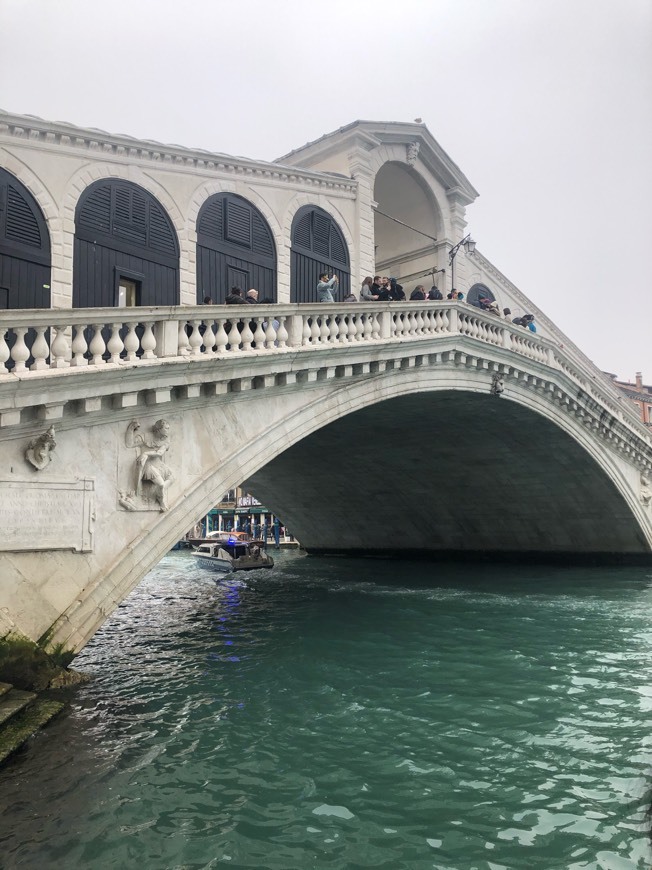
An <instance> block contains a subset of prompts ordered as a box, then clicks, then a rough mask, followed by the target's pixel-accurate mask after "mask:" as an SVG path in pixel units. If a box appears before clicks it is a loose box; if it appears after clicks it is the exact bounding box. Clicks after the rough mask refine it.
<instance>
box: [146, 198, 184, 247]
mask: <svg viewBox="0 0 652 870" xmlns="http://www.w3.org/2000/svg"><path fill="white" fill-rule="evenodd" d="M149 244H150V247H151V248H154V249H155V250H157V251H162V252H163V253H164V254H169V255H170V256H175V255H176V249H177V246H176V239H175V236H174V230H173V229H172V226H171V224H170V220H169V218H168V216H167V215H166V214H165V212H164V211H163V209H162V208H161V206H160V205H159V204H158V203H157V202H150V204H149Z"/></svg>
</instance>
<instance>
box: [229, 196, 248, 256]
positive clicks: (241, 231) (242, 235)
mask: <svg viewBox="0 0 652 870" xmlns="http://www.w3.org/2000/svg"><path fill="white" fill-rule="evenodd" d="M225 238H226V240H227V241H229V242H233V243H234V244H236V245H242V246H243V247H246V248H251V209H250V208H247V206H246V205H244V203H240V202H238V201H237V200H233V199H227V201H226V232H225Z"/></svg>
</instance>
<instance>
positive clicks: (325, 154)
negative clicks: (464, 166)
mask: <svg viewBox="0 0 652 870" xmlns="http://www.w3.org/2000/svg"><path fill="white" fill-rule="evenodd" d="M383 145H387V146H394V145H402V146H404V147H405V161H406V163H407V164H408V165H414V164H415V163H416V162H417V161H418V162H419V163H420V164H422V165H423V166H424V167H425V168H426V169H427V170H428V171H429V172H431V173H432V174H433V176H434V177H435V178H437V179H438V181H440V182H441V184H442V185H443V186H444V188H445V189H446V190H447V191H451V193H455V195H456V196H457V197H458V198H459V200H460V201H461V202H462V203H463V204H465V205H466V204H469V203H471V202H473V201H474V200H475V199H476V197H477V196H478V191H477V190H476V189H475V188H474V187H473V185H472V184H471V182H470V181H469V180H468V178H467V177H466V176H465V175H464V173H463V172H462V170H461V169H460V168H459V166H457V164H456V163H455V162H454V161H453V160H452V159H451V158H450V157H449V155H448V154H447V153H446V152H445V151H444V149H443V148H442V147H441V146H440V145H439V143H438V142H437V141H436V139H435V138H434V136H433V135H432V133H431V132H430V130H428V128H427V127H426V125H425V124H423V123H417V122H412V123H404V122H401V121H390V122H377V121H354V122H352V123H351V124H348V125H346V126H345V127H340V128H339V130H334V131H333V132H332V133H326V134H325V135H324V136H321V137H320V138H319V139H315V140H314V141H312V142H307V143H306V144H305V145H302V146H301V147H300V148H296V149H294V150H293V151H290V152H289V153H288V154H284V155H283V156H282V157H279V158H277V160H275V161H274V162H275V163H281V164H286V165H290V166H301V167H303V168H306V169H308V168H309V169H319V168H320V166H321V165H323V164H327V163H328V162H329V161H332V160H333V159H334V158H336V157H337V156H338V155H343V156H346V157H347V159H348V161H349V162H351V161H354V160H355V156H356V152H358V153H359V156H360V159H361V160H364V159H365V158H368V156H369V154H370V152H372V151H373V150H374V149H376V148H380V147H382V146H383Z"/></svg>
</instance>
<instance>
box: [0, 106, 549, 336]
mask: <svg viewBox="0 0 652 870" xmlns="http://www.w3.org/2000/svg"><path fill="white" fill-rule="evenodd" d="M253 148H254V143H252V150H253ZM0 167H2V168H4V169H5V170H7V171H8V172H10V173H11V174H12V175H14V176H15V177H16V178H17V179H18V180H19V181H20V182H22V184H24V185H25V187H26V188H27V189H28V190H29V191H30V192H31V194H32V195H33V196H34V198H35V200H36V201H37V203H38V204H39V206H40V208H41V210H42V212H43V214H44V216H45V220H46V222H47V226H48V229H49V233H50V239H51V248H52V274H51V305H52V307H53V308H69V307H71V306H72V284H73V274H72V273H73V248H74V234H75V208H76V205H77V203H78V201H79V197H80V196H81V194H82V193H83V191H84V190H85V189H86V188H87V187H88V186H89V185H90V184H92V183H93V182H95V181H98V180H99V179H102V178H120V179H124V180H128V181H131V182H133V183H135V184H137V185H139V186H140V187H142V188H144V189H145V190H146V191H148V192H149V193H150V194H152V195H153V196H154V197H155V198H156V199H157V200H158V202H159V203H160V204H161V206H162V207H163V208H164V209H165V211H166V212H167V214H168V216H169V218H170V220H171V222H172V225H173V227H174V229H175V231H176V234H177V237H178V240H179V246H180V263H179V266H180V302H181V304H190V305H192V304H195V301H196V243H197V232H196V226H197V216H198V213H199V210H200V208H201V206H202V204H203V203H204V202H205V201H206V200H207V199H208V198H209V197H210V196H212V195H213V194H215V193H220V192H230V193H235V194H238V195H239V196H242V197H243V198H245V199H246V200H248V201H249V202H251V203H252V204H253V205H254V206H256V207H257V208H258V209H259V211H260V212H261V213H262V215H263V216H264V217H265V219H266V220H267V222H268V224H269V227H270V229H271V232H272V234H273V237H274V241H275V244H276V250H277V261H278V262H277V266H278V288H277V289H278V301H279V302H289V301H290V246H291V244H290V233H291V227H292V220H293V217H294V215H295V214H296V213H297V211H298V210H299V209H300V208H301V207H302V206H306V205H316V206H319V207H321V208H322V209H324V210H325V211H326V212H328V213H329V214H330V215H331V216H332V217H333V218H334V219H335V221H336V222H337V224H338V226H339V227H340V229H341V231H342V233H343V236H344V238H345V240H346V243H347V246H348V249H349V256H350V262H351V287H352V289H353V290H354V292H357V290H358V288H359V286H360V282H361V280H362V278H363V277H364V276H365V275H375V274H376V273H379V274H387V275H389V274H391V275H395V276H397V277H398V279H399V281H401V283H403V285H404V287H405V289H406V291H407V292H408V295H409V291H410V290H411V289H412V288H413V287H414V286H416V284H418V283H423V284H424V285H426V287H427V288H428V287H429V286H430V284H431V283H432V282H431V273H432V272H434V271H435V270H440V269H446V270H448V273H447V274H446V275H443V274H442V273H440V274H439V275H438V276H437V279H436V280H437V282H438V283H439V285H440V287H441V288H442V289H443V290H449V289H450V274H449V272H450V270H449V268H448V267H449V263H448V251H449V250H450V248H451V246H452V245H454V244H455V243H456V242H457V241H459V240H460V239H461V238H462V237H463V236H464V235H465V233H466V232H468V227H467V216H466V207H467V206H468V205H469V204H471V203H472V202H473V200H474V199H475V198H476V197H477V195H478V194H477V191H476V190H475V189H474V188H473V186H472V185H471V184H470V182H469V181H468V179H467V178H466V177H465V176H464V174H463V173H462V172H461V171H460V170H459V168H458V167H457V166H456V165H455V163H454V162H453V161H452V160H451V159H450V157H449V156H448V155H447V154H446V153H445V152H444V151H443V149H441V148H440V147H439V145H438V144H437V142H436V141H435V139H434V138H433V136H432V135H431V133H430V132H429V131H428V129H427V127H426V126H425V125H424V124H416V123H410V124H404V123H383V124H378V123H371V122H363V121H356V122H354V123H352V124H349V125H348V126H346V127H343V128H341V129H340V130H337V131H335V132H334V133H330V134H327V135H325V136H323V137H322V138H321V139H319V140H317V141H316V142H312V143H308V144H307V145H305V146H302V147H301V148H298V149H296V150H295V151H292V152H290V153H289V154H287V155H285V156H283V157H281V158H280V159H279V160H278V161H276V162H272V163H265V162H262V161H256V160H248V159H245V158H239V157H238V158H234V157H230V156H227V155H224V154H217V153H210V152H207V151H202V150H198V149H191V148H181V147H179V146H171V145H162V144H160V143H157V142H150V141H143V140H137V139H133V138H131V137H128V136H115V135H111V134H109V133H105V132H103V131H100V130H86V129H82V128H79V127H74V126H72V125H69V124H64V123H51V122H48V121H44V120H41V119H39V118H35V117H32V116H22V115H13V114H8V113H0ZM381 212H384V213H385V214H391V215H392V216H395V217H397V218H399V220H401V221H402V222H403V223H405V224H408V225H410V226H412V227H415V228H418V229H419V230H421V232H422V233H423V234H424V235H420V234H418V233H415V232H414V231H412V230H409V229H407V228H406V227H403V226H401V225H400V224H398V223H396V222H392V221H390V220H388V219H387V218H386V217H384V215H383V214H381ZM433 239H435V240H436V241H433ZM474 283H483V284H485V285H486V286H487V287H489V288H490V289H491V290H492V292H493V293H494V295H495V296H496V298H497V299H498V300H499V302H500V304H501V306H509V307H511V308H512V309H513V310H514V311H516V312H519V313H524V312H525V310H526V309H527V310H528V311H532V312H534V313H535V314H536V315H537V321H538V323H539V324H541V325H542V326H543V329H544V331H545V330H546V328H549V327H551V326H552V325H551V324H549V323H548V322H547V320H546V318H545V316H544V315H543V313H542V312H540V311H539V310H538V308H537V307H536V306H535V305H534V304H533V303H532V302H530V301H529V300H528V299H527V298H526V297H525V296H523V294H522V293H521V292H520V291H519V290H518V289H517V288H516V287H514V286H513V285H512V284H510V282H509V281H508V280H507V279H506V278H505V277H504V276H503V275H501V274H500V272H498V271H497V270H496V269H495V268H494V267H492V266H491V264H490V263H489V261H488V260H486V259H485V258H484V257H483V256H482V255H481V254H479V253H477V254H476V255H475V256H474V258H473V259H471V258H468V257H466V255H465V254H464V252H463V251H462V252H460V255H458V257H457V260H456V284H457V287H458V289H460V290H463V291H465V290H467V289H468V288H469V287H470V286H471V285H472V284H474Z"/></svg>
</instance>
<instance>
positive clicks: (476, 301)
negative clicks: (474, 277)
mask: <svg viewBox="0 0 652 870" xmlns="http://www.w3.org/2000/svg"><path fill="white" fill-rule="evenodd" d="M481 296H484V297H485V298H486V299H490V300H491V301H492V302H493V301H494V300H495V299H496V297H495V296H494V294H493V293H492V292H491V290H490V289H489V288H488V287H487V286H485V285H484V284H474V285H473V287H471V288H470V290H469V292H468V293H467V294H466V301H467V302H468V303H469V305H475V307H476V308H481V307H482V306H481V305H480V297H481Z"/></svg>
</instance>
